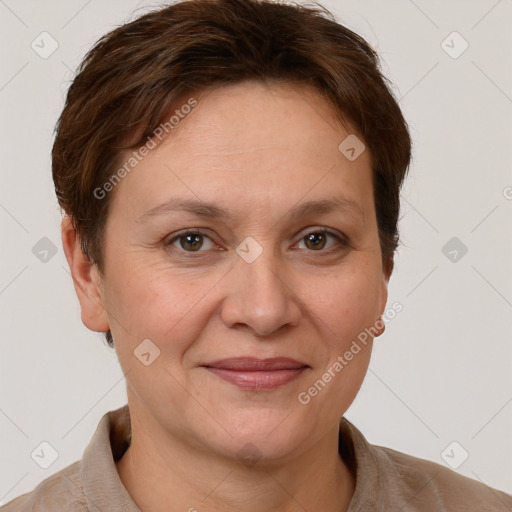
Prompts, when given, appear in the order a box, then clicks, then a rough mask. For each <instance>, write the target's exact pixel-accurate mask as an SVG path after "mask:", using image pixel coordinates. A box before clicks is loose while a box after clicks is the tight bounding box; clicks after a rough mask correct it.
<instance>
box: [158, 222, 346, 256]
mask: <svg viewBox="0 0 512 512" xmlns="http://www.w3.org/2000/svg"><path fill="white" fill-rule="evenodd" d="M311 234H326V235H330V236H332V237H333V238H335V239H336V241H337V242H338V243H339V244H340V245H341V248H342V249H347V248H349V247H351V245H350V242H349V240H348V238H346V237H344V236H339V235H338V234H337V233H336V232H334V231H331V230H329V229H326V228H322V229H315V230H312V231H309V232H307V233H305V234H304V235H303V236H302V237H301V238H300V240H299V242H301V241H303V240H304V239H305V238H306V237H307V236H309V235H311ZM187 235H201V236H203V237H206V238H208V239H209V240H210V241H211V242H212V243H213V244H215V245H217V246H218V244H216V243H215V242H214V241H213V240H212V239H211V237H209V236H208V235H207V234H206V233H204V232H203V231H202V230H201V229H199V228H198V229H187V230H185V231H182V232H180V233H177V234H176V235H174V236H173V237H172V238H171V239H170V240H168V241H167V242H165V246H166V247H168V248H169V249H170V250H172V251H176V252H178V253H181V255H184V256H185V257H190V258H196V257H198V256H199V255H200V254H201V253H204V252H208V251H202V250H198V251H185V250H184V249H182V248H176V247H173V244H174V242H176V241H177V240H179V239H180V238H182V237H185V236H187ZM299 242H297V243H299ZM306 250H307V249H306ZM336 250H340V248H336V247H331V248H330V249H325V250H323V249H319V250H318V251H314V250H307V252H310V253H315V252H318V253H324V254H331V253H332V252H333V251H336Z"/></svg>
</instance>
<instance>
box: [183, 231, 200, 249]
mask: <svg viewBox="0 0 512 512" xmlns="http://www.w3.org/2000/svg"><path fill="white" fill-rule="evenodd" d="M202 238H203V235H200V234H193V235H181V236H180V237H178V240H179V242H180V246H181V248H182V249H184V250H186V251H189V250H190V251H198V250H199V249H200V248H201V247H202V245H203V239H202Z"/></svg>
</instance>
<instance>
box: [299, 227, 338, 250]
mask: <svg viewBox="0 0 512 512" xmlns="http://www.w3.org/2000/svg"><path fill="white" fill-rule="evenodd" d="M329 238H331V239H335V241H337V242H338V244H340V245H342V246H345V247H348V242H347V241H346V240H344V239H343V238H342V237H340V236H338V235H337V234H335V233H332V232H331V231H328V230H326V229H322V230H318V231H311V232H309V233H308V234H306V235H305V236H303V237H302V239H301V241H300V242H299V243H301V242H304V245H305V246H306V248H307V249H310V250H312V251H322V250H323V249H325V248H326V246H327V245H328V240H329ZM334 245H335V244H334ZM329 249H332V244H331V246H329V247H327V250H329ZM324 252H327V251H324Z"/></svg>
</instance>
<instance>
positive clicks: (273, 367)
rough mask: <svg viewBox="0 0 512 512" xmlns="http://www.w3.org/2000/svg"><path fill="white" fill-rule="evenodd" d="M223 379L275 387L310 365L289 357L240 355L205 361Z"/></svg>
mask: <svg viewBox="0 0 512 512" xmlns="http://www.w3.org/2000/svg"><path fill="white" fill-rule="evenodd" d="M201 366H203V367H204V368H206V369H207V370H209V371H211V372H212V373H214V374H215V375H217V376H218V377H220V378H221V379H223V380H225V381H227V382H231V383H232V384H235V385H237V386H239V387H242V388H246V389H252V390H265V389H274V388H277V387H279V386H282V385H284V384H287V383H288V382H291V381H292V380H294V379H296V378H297V377H298V376H299V375H300V374H301V373H302V372H303V371H304V370H305V369H306V368H308V367H309V366H308V365H306V364H304V363H301V362H299V361H296V360H295V359H290V358H287V357H275V358H271V359H257V358H253V357H239V358H231V359H221V360H218V361H214V362H211V363H205V364H203V365H201Z"/></svg>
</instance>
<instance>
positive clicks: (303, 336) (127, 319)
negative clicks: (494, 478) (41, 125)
mask: <svg viewBox="0 0 512 512" xmlns="http://www.w3.org/2000/svg"><path fill="white" fill-rule="evenodd" d="M410 146H411V142H410V137H409V133H408V129H407V125H406V123H405V121H404V119H403V116H402V114H401V111H400V109H399V107H398V105H397V103H396V101H395V99H394V98H393V96H392V94H391V93H390V91H389V89H388V87H387V85H386V82H385V79H384V78H383V76H382V75H381V74H380V72H379V69H378V60H377V56H376V54H375V53H374V51H373V50H372V49H371V48H370V47H369V46H368V44H367V43H366V42H365V41H364V40H363V39H361V38H360V37H359V36H357V35H356V34H354V33H353V32H351V31H350V30H348V29H346V28H344V27H342V26H340V25H339V24H337V23H336V22H335V21H334V20H332V19H330V18H329V17H328V16H327V15H326V13H325V12H322V11H321V10H314V9H312V8H305V7H293V6H290V5H285V4H280V3H272V2H257V1H255V0H220V1H215V2H213V1H208V0H189V1H187V2H182V3H178V4H175V5H172V6H170V7H166V8H163V9H161V10H159V11H156V12H153V13H149V14H146V15H144V16H142V17H141V18H139V19H137V20H135V21H133V22H131V23H128V24H126V25H124V26H122V27H120V28H118V29H116V30H114V31H112V32H111V33H110V34H107V35H106V36H105V37H104V38H102V39H101V40H100V41H99V42H98V43H97V44H96V45H95V47H94V48H93V49H92V50H91V51H90V52H89V54H88V55H87V56H86V58H85V59H84V62H83V63H82V66H81V68H80V72H79V74H78V76H77V77H76V78H75V80H74V82H73V84H72V86H71V87H70V90H69V92H68V96H67V100H66V105H65V108H64V110H63V112H62V115H61V118H60V120H59V123H58V127H57V134H56V139H55V144H54V148H53V154H52V157H53V178H54V182H55V189H56V193H57V197H58V199H59V204H60V205H61V207H62V208H63V210H64V212H65V214H66V215H65V217H64V219H63V222H62V240H63V246H64V250H65V253H66V257H67V260H68V263H69V266H70V270H71V273H72V276H73V281H74V284H75V289H76V293H77V296H78V299H79V301H80V305H81V311H82V321H83V323H84V324H85V325H86V326H87V327H88V328H89V329H91V330H93V331H97V332H105V333H106V340H107V342H108V343H109V345H111V346H113V347H114V348H115V350H116V353H117V355H118V358H119V362H120V365H121V367H122V369H123V372H124V374H125V376H126V382H127V393H128V404H127V405H126V406H125V407H123V408H121V409H118V410H116V411H110V412H109V413H108V414H106V415H105V416H104V417H103V418H102V420H101V422H100V424H99V425H98V429H97V431H96V433H95V435H94V437H93V439H92V440H91V442H90V444H89V446H88V447H87V449H86V450H85V452H84V456H83V459H82V460H81V461H79V462H77V463H75V464H73V465H71V466H68V467H67V468H65V469H64V470H62V471H60V472H59V473H57V474H55V475H53V476H51V477H50V478H48V479H46V480H45V481H43V482H42V483H41V484H40V485H39V486H38V487H37V488H36V489H34V491H32V492H31V493H28V494H25V495H23V496H21V497H18V498H16V499H14V500H13V501H11V502H10V503H8V504H7V505H6V506H5V507H2V510H5V511H6V512H11V511H25V510H27V511H28V510H45V511H46V510H48V511H49V510H52V511H57V510H66V511H85V510H102V511H107V510H108V511H121V510H122V511H137V510H142V511H144V512H159V511H164V510H165V511H166V512H174V511H182V510H188V511H196V510H197V511H203V510H208V511H217V510H222V511H230V510H243V511H249V512H251V511H268V510H275V511H295V510H297V511H298V510H308V511H315V510H323V511H338V512H339V511H351V512H353V511H356V510H357V511H359V510H364V511H377V510H421V511H427V510H428V511H430V510H436V511H438V510H465V511H471V510H475V511H476V510H479V511H480V510H487V511H489V510H496V511H497V510H507V509H510V507H512V497H511V496H509V495H507V494H506V493H504V492H501V491H498V490H495V489H491V488H490V487H487V486H485V485H484V484H481V483H480V482H477V481H474V480H471V479H469V478H466V477H463V476H461V475H459V474H457V473H455V472H453V471H451V470H449V469H447V468H445V467H444V466H440V465H438V464H435V463H433V462H429V461H426V460H421V459H417V458H414V457H411V456H409V455H405V454H402V453H399V452H396V451H394V450H391V449H387V448H382V447H377V446H373V445H371V444H369V443H368V442H367V441H366V439H365V438H364V436H363V435H362V434H361V432H359V430H357V428H356V427H355V426H354V425H352V424H351V423H350V422H349V421H348V420H346V419H345V418H344V417H343V414H344V413H345V411H346V410H347V409H348V407H349V406H350V404H351V403H352V402H353V400H354V398H355V396H356V395H357V392H358V390H359V388H360V386H361V384H362V381H363V379H364V376H365V374H366V371H367V368H368V364H369V360H370V354H371V349H372V344H373V339H374V338H375V337H377V336H379V335H380V334H381V333H382V332H383V330H384V328H385V323H386V321H387V320H388V319H389V318H391V317H392V314H397V312H399V311H400V305H399V304H393V305H391V306H389V305H387V286H388V282H389V278H390V276H391V273H392V270H393V254H394V251H395V249H396V247H397V244H398V233H397V220H398V214H399V191H400V187H401V185H402V182H403V179H404V177H405V174H406V172H407V169H408V165H409V161H410Z"/></svg>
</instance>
